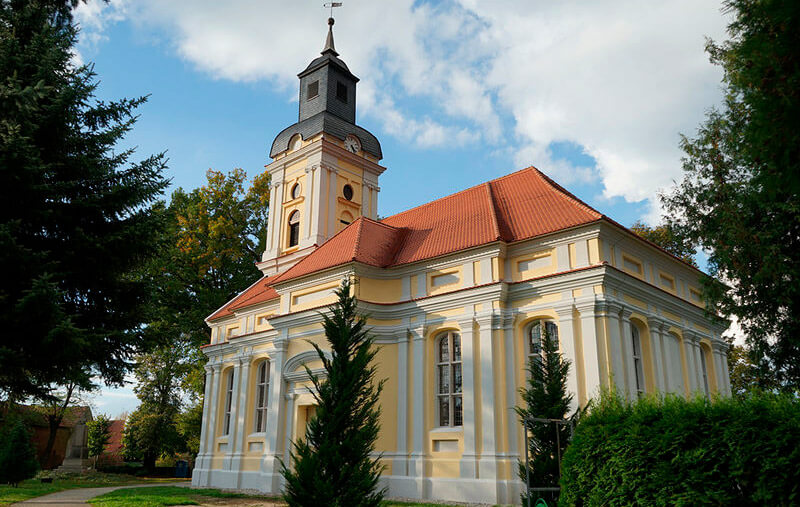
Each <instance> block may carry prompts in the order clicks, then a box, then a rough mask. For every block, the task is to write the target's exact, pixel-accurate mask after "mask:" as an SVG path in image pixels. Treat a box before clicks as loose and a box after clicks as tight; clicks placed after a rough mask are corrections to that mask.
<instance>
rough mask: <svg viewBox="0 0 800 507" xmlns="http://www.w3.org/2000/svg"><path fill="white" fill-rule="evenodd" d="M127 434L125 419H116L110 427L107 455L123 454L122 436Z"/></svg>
mask: <svg viewBox="0 0 800 507" xmlns="http://www.w3.org/2000/svg"><path fill="white" fill-rule="evenodd" d="M124 432H125V419H115V420H113V421H111V425H110V426H109V427H108V443H107V444H106V448H105V450H104V452H105V453H107V454H121V453H122V434H123V433H124Z"/></svg>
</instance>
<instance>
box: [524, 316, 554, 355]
mask: <svg viewBox="0 0 800 507" xmlns="http://www.w3.org/2000/svg"><path fill="white" fill-rule="evenodd" d="M543 329H544V330H546V331H547V336H549V337H550V339H551V340H553V341H554V342H555V344H556V348H558V346H559V345H558V326H557V325H556V323H555V322H552V321H549V320H537V321H534V322H533V323H532V324H531V325H530V327H528V333H527V335H528V359H529V360H533V361H535V362H541V361H542V338H543V335H542V330H543Z"/></svg>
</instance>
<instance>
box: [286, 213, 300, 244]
mask: <svg viewBox="0 0 800 507" xmlns="http://www.w3.org/2000/svg"><path fill="white" fill-rule="evenodd" d="M299 242H300V212H299V211H297V210H294V211H292V213H291V214H290V215H289V246H290V247H293V246H295V245H297V243H299Z"/></svg>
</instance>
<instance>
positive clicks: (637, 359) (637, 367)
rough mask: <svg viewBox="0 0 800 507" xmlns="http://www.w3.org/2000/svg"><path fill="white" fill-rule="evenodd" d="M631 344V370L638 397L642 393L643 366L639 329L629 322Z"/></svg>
mask: <svg viewBox="0 0 800 507" xmlns="http://www.w3.org/2000/svg"><path fill="white" fill-rule="evenodd" d="M631 345H632V350H633V370H634V376H635V377H636V378H635V382H636V392H637V393H638V394H639V397H641V396H643V395H644V368H643V363H642V340H641V339H640V338H639V329H638V328H637V327H636V326H635V325H633V324H631Z"/></svg>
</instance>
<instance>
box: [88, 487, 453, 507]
mask: <svg viewBox="0 0 800 507" xmlns="http://www.w3.org/2000/svg"><path fill="white" fill-rule="evenodd" d="M225 499H230V503H231V504H236V503H240V502H237V501H236V500H237V499H238V500H242V499H250V500H254V501H256V502H258V501H259V500H260V501H262V502H264V503H265V504H271V503H274V504H275V505H285V504H284V503H283V502H282V501H281V500H280V498H278V497H268V496H252V495H243V494H239V493H225V492H223V491H219V490H217V489H194V490H193V489H187V488H176V487H172V486H164V487H160V486H157V487H152V488H133V489H118V490H117V491H112V492H111V493H106V494H105V495H102V496H98V497H97V498H93V499H92V500H89V503H91V504H92V505H95V506H96V507H133V506H135V507H161V506H164V505H199V504H201V503H214V504H219V505H225V503H226V502H225ZM247 503H249V502H247ZM438 505H439V504H432V503H407V502H392V501H387V502H384V507H401V506H402V507H437V506H438Z"/></svg>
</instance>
